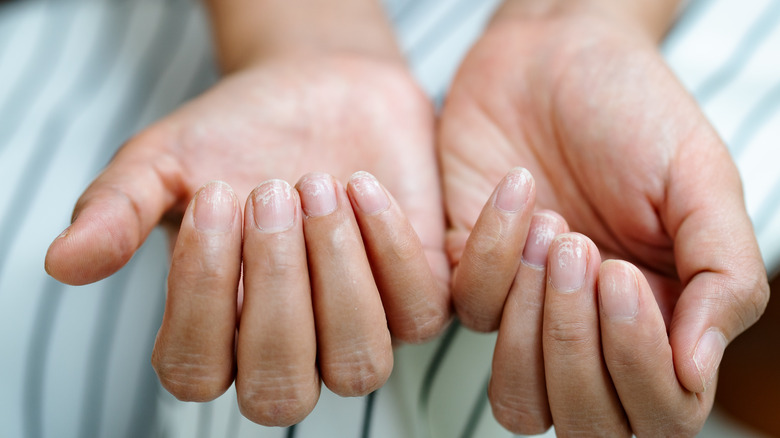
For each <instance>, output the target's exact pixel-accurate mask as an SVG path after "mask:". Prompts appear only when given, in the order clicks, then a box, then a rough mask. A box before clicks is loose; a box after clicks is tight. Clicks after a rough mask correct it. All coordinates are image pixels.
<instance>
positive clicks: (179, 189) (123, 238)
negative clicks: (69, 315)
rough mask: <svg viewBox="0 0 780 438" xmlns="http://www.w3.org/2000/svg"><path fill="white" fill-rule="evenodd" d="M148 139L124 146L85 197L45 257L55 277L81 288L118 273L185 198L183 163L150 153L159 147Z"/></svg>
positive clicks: (50, 272) (49, 270) (89, 188)
mask: <svg viewBox="0 0 780 438" xmlns="http://www.w3.org/2000/svg"><path fill="white" fill-rule="evenodd" d="M147 138H148V137H139V138H138V139H136V140H133V141H132V142H131V143H129V144H128V145H126V146H125V147H124V148H122V150H120V152H119V153H118V154H117V156H116V157H115V158H114V160H113V161H112V162H111V163H110V164H109V165H108V167H107V168H106V169H105V170H104V171H103V173H102V174H101V175H100V176H98V177H97V179H95V181H93V182H92V184H91V185H90V186H89V187H88V188H87V190H86V191H85V192H84V194H82V195H81V198H80V199H79V201H78V202H77V203H76V207H75V209H74V211H73V221H72V224H71V225H70V226H69V227H68V228H67V229H66V230H65V231H64V232H63V233H62V234H60V236H59V237H57V238H56V239H55V240H54V242H52V244H51V246H50V247H49V250H48V253H47V254H46V263H45V266H46V271H47V272H48V273H49V274H50V275H51V276H52V277H54V278H56V279H57V280H59V281H62V282H64V283H68V284H73V285H80V284H87V283H92V282H95V281H98V280H101V279H103V278H105V277H108V276H109V275H111V274H113V273H114V272H116V271H117V270H119V268H121V267H122V266H124V265H125V263H127V261H128V260H130V257H132V255H133V253H134V252H135V251H136V249H138V248H139V247H140V246H141V244H142V243H143V242H144V240H146V237H147V236H148V235H149V233H150V232H151V230H152V228H154V226H155V225H156V224H157V223H158V222H159V221H160V219H161V218H162V216H163V214H164V213H165V212H166V211H167V210H169V209H170V208H171V207H172V206H173V205H174V203H175V202H176V201H177V200H179V199H180V198H182V197H183V196H184V195H183V193H184V190H183V183H182V178H181V171H180V169H179V166H178V163H177V162H176V161H175V160H174V159H173V158H170V157H167V156H160V155H159V154H157V153H156V152H155V151H153V150H151V148H150V147H148V146H147V145H149V144H156V143H155V142H152V141H149V140H147ZM155 141H156V140H155Z"/></svg>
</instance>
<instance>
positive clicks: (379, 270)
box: [46, 54, 449, 425]
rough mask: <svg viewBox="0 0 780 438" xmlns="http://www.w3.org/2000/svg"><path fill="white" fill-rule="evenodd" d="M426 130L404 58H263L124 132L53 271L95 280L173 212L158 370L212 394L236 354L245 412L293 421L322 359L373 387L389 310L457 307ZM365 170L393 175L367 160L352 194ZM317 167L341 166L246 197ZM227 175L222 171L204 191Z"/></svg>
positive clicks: (328, 370) (352, 385)
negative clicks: (128, 134)
mask: <svg viewBox="0 0 780 438" xmlns="http://www.w3.org/2000/svg"><path fill="white" fill-rule="evenodd" d="M432 127H433V115H432V109H431V107H430V105H429V103H428V102H427V100H426V99H425V97H424V96H423V95H422V94H421V93H420V91H419V90H418V89H417V88H416V86H415V85H414V84H413V81H412V79H411V78H410V77H409V76H408V74H407V73H406V71H405V69H404V67H403V66H402V65H400V64H398V65H396V64H393V63H390V62H387V61H383V60H377V59H371V58H370V57H367V56H354V55H332V54H331V55H327V56H325V55H320V56H315V55H312V54H309V55H308V56H306V57H305V58H304V57H297V56H289V57H281V58H269V59H266V60H265V61H264V62H262V63H259V64H255V65H253V66H251V67H250V68H247V69H245V70H242V71H238V72H235V73H233V74H231V75H229V76H227V77H226V78H225V79H223V80H222V81H221V82H220V83H219V84H217V85H216V86H215V87H214V88H213V89H211V90H210V91H208V92H207V93H205V94H204V95H203V96H201V97H199V98H197V99H195V100H194V101H192V102H191V103H189V104H187V105H186V106H184V107H182V108H181V109H179V110H178V111H176V112H175V113H174V114H172V115H170V116H169V117H167V118H165V119H164V120H161V121H160V122H158V123H156V124H155V125H154V126H152V127H151V128H149V129H147V130H146V131H144V132H143V133H141V134H140V135H138V136H137V137H136V138H134V139H132V140H131V141H130V142H129V143H128V144H126V145H125V146H124V147H123V148H122V149H121V150H120V151H119V153H118V154H117V155H116V157H115V159H114V160H113V161H112V162H111V164H110V165H109V166H108V168H107V169H106V170H105V171H104V172H103V173H102V174H101V175H100V176H99V177H98V178H97V179H96V180H95V181H94V182H93V183H92V185H91V186H90V187H89V188H88V189H87V190H86V192H85V193H84V194H83V196H82V197H81V199H80V200H79V202H78V204H77V205H76V208H75V212H74V222H73V224H72V225H71V226H70V227H69V228H68V229H67V230H66V232H65V233H64V234H63V236H61V237H60V238H58V239H57V240H55V242H54V243H53V244H52V246H51V248H50V249H49V253H48V255H47V262H46V266H47V270H48V272H49V273H50V274H51V275H52V276H54V277H55V278H57V279H59V280H61V281H64V282H66V283H70V284H84V283H89V282H93V281H96V280H99V279H101V278H103V277H106V276H108V275H110V274H112V273H113V272H115V271H116V270H117V269H119V268H120V267H121V266H122V265H124V264H125V263H126V262H127V261H128V260H129V258H130V257H131V256H132V254H133V253H134V251H135V250H136V249H137V248H138V247H139V246H140V245H141V243H142V242H143V241H144V240H145V239H146V237H147V235H148V234H149V232H150V230H151V229H152V228H153V227H154V226H155V225H156V224H157V223H158V222H160V221H161V220H163V222H164V223H166V224H167V225H169V226H171V227H172V228H178V227H179V225H180V226H181V233H180V234H179V238H178V240H177V242H176V248H175V250H174V251H173V258H172V269H171V273H170V277H169V283H168V302H167V306H166V312H165V316H164V319H163V324H162V327H161V329H160V333H159V334H158V338H157V342H156V345H155V350H154V355H153V363H154V366H155V369H156V370H157V372H158V375H159V377H160V380H161V382H162V383H163V385H164V386H165V387H166V388H167V389H168V390H169V391H171V392H172V393H173V394H174V395H176V396H177V397H179V398H181V399H184V400H198V401H204V400H210V399H213V398H215V397H217V396H218V395H219V394H221V393H222V392H224V391H225V390H226V389H227V388H228V386H229V385H230V384H231V382H232V381H233V377H234V368H235V366H237V374H236V377H235V379H236V385H237V390H238V398H239V405H240V406H241V409H242V412H243V413H244V415H246V416H247V417H248V418H250V419H252V420H254V421H257V422H260V423H263V424H268V425H271V424H273V425H286V424H292V423H295V422H297V421H300V420H301V419H302V418H303V417H304V416H305V415H306V414H307V413H308V412H309V411H310V410H311V409H312V408H313V406H314V403H316V400H317V396H318V395H319V374H318V369H317V364H316V363H315V359H316V360H317V361H318V364H319V373H321V376H322V378H323V380H324V382H325V383H326V385H328V387H330V388H331V389H332V390H333V391H334V392H336V393H338V394H341V395H360V394H366V393H368V392H370V391H372V390H374V389H376V388H378V387H379V386H381V385H382V384H383V383H384V381H385V380H386V379H387V377H388V375H389V373H390V370H391V368H392V350H391V345H390V336H389V333H388V325H389V328H390V332H391V333H392V334H393V335H394V336H396V337H398V338H400V339H401V340H406V341H412V342H418V341H421V340H424V339H427V338H429V337H431V336H433V335H434V334H436V333H437V332H438V331H439V330H440V329H441V328H442V327H443V325H444V324H445V323H446V322H447V321H448V320H449V314H448V313H449V298H448V296H447V293H446V281H447V278H448V276H449V271H448V263H447V261H446V258H445V255H444V253H443V213H442V210H441V197H440V189H439V183H438V176H437V173H436V162H435V154H434V151H433V137H432V130H433V128H432ZM361 169H362V170H367V171H370V172H371V173H372V174H373V175H375V176H376V178H378V179H379V180H381V181H383V182H385V183H386V186H387V187H386V189H384V188H382V187H381V186H380V185H379V184H378V183H377V182H376V179H375V178H374V177H373V176H371V175H368V174H363V173H359V174H357V175H355V176H353V177H352V178H351V180H350V184H349V186H348V192H349V197H348V193H347V191H345V189H344V187H343V186H342V185H341V183H340V181H346V179H347V178H348V177H349V176H350V174H352V173H353V172H354V171H356V170H361ZM314 170H320V171H326V172H329V173H330V174H332V175H333V177H331V176H329V175H326V174H308V175H307V176H305V177H304V178H303V179H301V181H300V182H299V183H298V190H297V191H296V190H293V189H292V188H291V187H290V186H289V185H287V183H286V182H284V181H278V180H277V181H269V182H266V183H264V184H261V185H260V186H259V187H258V188H257V189H255V190H254V191H253V192H252V194H251V195H250V191H251V190H252V188H253V187H254V186H255V185H256V184H258V182H260V181H263V180H266V179H269V178H280V179H282V180H286V181H295V180H296V179H297V178H298V177H300V176H301V175H304V174H307V173H308V172H311V171H314ZM217 179H219V180H222V181H225V182H227V184H229V186H228V185H227V184H224V183H209V184H206V185H205V186H204V187H203V188H201V189H200V190H199V187H200V186H201V185H202V184H204V183H205V182H207V181H210V180H217ZM231 187H232V190H231ZM299 192H300V195H299V194H298V193H299ZM390 193H392V195H393V196H394V199H395V200H397V202H396V201H395V200H394V199H393V197H392V196H389V194H390ZM248 195H249V196H248ZM191 199H194V201H192V203H190V206H189V208H187V206H188V202H189V201H190V200H191ZM244 199H247V203H246V209H245V211H244V212H243V213H242V209H241V206H240V205H241V204H242V203H243V200H244ZM301 204H302V210H301ZM353 210H354V215H353ZM242 216H245V217H244V221H243V222H244V223H243V226H242ZM407 218H408V219H407ZM255 224H256V225H255ZM358 225H359V228H358ZM242 228H243V243H242ZM361 236H362V240H361ZM418 236H419V237H418ZM364 244H365V248H364ZM242 245H243V309H239V312H238V313H239V314H240V315H238V316H237V312H236V307H237V301H238V302H240V301H241V296H242V292H240V291H239V292H237V288H238V286H239V277H240V274H241V266H242V265H241V264H242ZM307 263H308V265H307ZM372 272H373V275H372ZM310 285H311V294H310V292H309V287H310ZM377 290H378V292H377ZM380 299H381V300H380ZM385 316H386V317H387V323H386V322H385ZM239 318H240V321H241V324H240V329H239V330H238V336H235V333H236V328H237V327H238V323H239ZM315 332H316V338H315ZM234 351H235V358H234ZM234 362H235V365H234Z"/></svg>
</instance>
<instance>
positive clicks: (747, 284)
mask: <svg viewBox="0 0 780 438" xmlns="http://www.w3.org/2000/svg"><path fill="white" fill-rule="evenodd" d="M695 154H696V156H694V155H693V154H690V155H689V156H683V157H681V161H683V160H686V161H687V162H688V163H693V164H692V166H693V167H690V166H687V168H688V170H691V169H694V168H695V169H696V170H697V171H696V172H689V171H685V172H680V173H679V174H677V175H675V174H674V173H673V174H672V178H671V180H670V186H669V198H668V201H669V206H670V211H674V212H677V214H678V217H677V218H674V219H673V220H672V224H673V225H672V227H671V228H670V229H672V230H676V231H675V232H674V233H673V234H672V235H673V236H674V245H675V256H676V260H677V271H678V274H679V275H680V279H681V280H682V283H683V285H685V289H684V290H683V293H682V295H681V296H680V299H679V300H678V302H677V305H676V306H675V310H674V314H673V317H672V322H671V326H670V342H671V345H672V350H673V351H674V364H675V369H676V372H677V376H678V379H679V380H680V382H681V383H682V384H683V386H685V387H686V388H687V389H688V390H690V391H693V392H703V391H705V390H707V388H708V387H709V386H710V384H711V383H712V382H713V381H715V376H716V374H717V370H718V367H719V365H720V362H721V359H722V357H723V353H724V350H725V348H726V346H727V345H728V343H729V342H731V341H732V340H733V339H734V338H735V337H737V336H738V335H739V334H740V333H742V332H743V331H745V330H746V329H747V328H748V327H750V326H751V325H752V324H753V323H754V322H756V321H757V320H758V318H759V317H760V316H761V314H762V313H763V312H764V309H765V308H766V305H767V301H768V300H769V285H768V282H767V276H766V271H765V269H764V264H763V262H762V260H761V254H760V252H759V249H758V244H757V242H756V238H755V235H754V232H753V227H752V225H751V223H750V219H749V218H748V216H747V212H746V210H745V204H744V199H743V196H742V185H741V183H740V181H739V175H738V173H737V170H736V167H735V166H734V164H733V162H732V161H731V159H730V157H729V156H728V152H727V151H726V150H725V147H718V148H710V149H709V150H707V151H702V150H701V148H698V150H697V151H695ZM684 155H685V154H684ZM696 163H699V165H696ZM672 214H674V213H672Z"/></svg>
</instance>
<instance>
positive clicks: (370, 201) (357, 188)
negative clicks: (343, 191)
mask: <svg viewBox="0 0 780 438" xmlns="http://www.w3.org/2000/svg"><path fill="white" fill-rule="evenodd" d="M349 182H350V186H351V187H352V195H353V196H354V198H355V202H356V203H357V205H358V208H360V210H362V211H363V213H365V214H376V213H379V212H382V211H384V210H387V207H389V206H390V199H388V198H387V194H386V193H385V191H384V190H382V186H380V185H379V181H377V180H376V178H374V175H371V174H370V173H368V172H362V171H361V172H356V173H355V174H354V175H352V177H351V178H350V179H349Z"/></svg>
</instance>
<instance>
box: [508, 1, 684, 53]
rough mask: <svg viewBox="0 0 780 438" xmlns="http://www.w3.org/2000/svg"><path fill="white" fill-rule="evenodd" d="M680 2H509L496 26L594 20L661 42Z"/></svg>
mask: <svg viewBox="0 0 780 438" xmlns="http://www.w3.org/2000/svg"><path fill="white" fill-rule="evenodd" d="M680 3H681V2H680V0H632V1H625V0H581V1H571V0H505V1H504V3H503V4H502V5H501V7H500V8H499V9H498V11H497V12H496V14H495V16H494V17H493V22H494V23H499V22H503V21H507V20H512V21H518V20H520V21H540V20H554V19H590V20H593V19H595V20H597V21H598V22H600V23H605V22H606V23H607V24H608V25H613V26H614V27H617V28H620V29H621V31H623V32H626V33H632V34H634V35H636V36H641V37H645V38H648V39H650V40H652V41H653V42H656V43H657V42H659V41H660V40H661V39H662V38H663V36H664V35H665V34H666V32H667V31H668V29H669V27H670V26H671V24H672V23H673V21H674V18H675V16H676V14H677V11H678V8H679V4H680Z"/></svg>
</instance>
